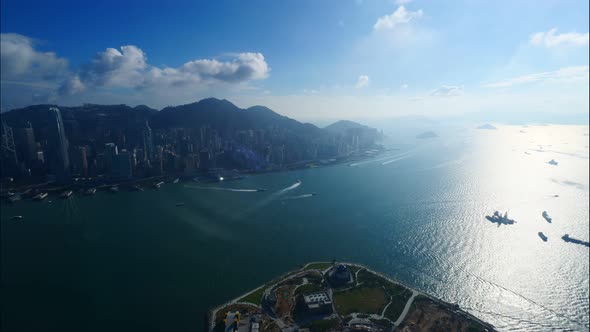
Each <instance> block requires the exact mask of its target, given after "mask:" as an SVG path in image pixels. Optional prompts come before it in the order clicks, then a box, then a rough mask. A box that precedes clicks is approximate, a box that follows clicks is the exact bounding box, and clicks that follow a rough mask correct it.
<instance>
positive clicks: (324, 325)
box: [307, 318, 340, 332]
mask: <svg viewBox="0 0 590 332" xmlns="http://www.w3.org/2000/svg"><path fill="white" fill-rule="evenodd" d="M339 323H340V321H339V320H338V318H332V319H321V320H314V321H312V322H311V323H309V325H308V326H307V327H309V329H310V330H311V331H313V332H323V331H328V330H330V329H332V328H334V327H336V326H337V325H338V324H339Z"/></svg>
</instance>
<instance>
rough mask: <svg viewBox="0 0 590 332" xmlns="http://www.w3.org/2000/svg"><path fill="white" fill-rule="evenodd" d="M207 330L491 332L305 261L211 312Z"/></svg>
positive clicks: (415, 295)
mask: <svg viewBox="0 0 590 332" xmlns="http://www.w3.org/2000/svg"><path fill="white" fill-rule="evenodd" d="M207 329H208V330H209V331H212V332H213V331H217V332H234V331H239V332H250V331H297V330H299V331H354V330H363V331H392V330H397V329H399V330H402V331H473V332H476V331H495V329H494V327H493V326H492V325H490V324H488V323H485V322H483V321H481V320H479V319H478V318H476V317H474V316H473V315H471V314H469V313H467V312H465V311H463V310H461V309H460V308H459V306H458V305H457V304H450V303H446V302H443V301H441V300H439V299H436V298H434V297H432V296H429V295H427V294H424V293H422V292H419V291H417V290H414V289H412V288H410V287H408V286H405V285H403V284H401V283H399V282H397V281H394V280H391V279H390V278H387V277H385V276H383V275H382V274H380V273H377V272H375V271H373V270H371V269H369V268H367V267H365V266H362V265H359V264H352V263H336V262H335V261H334V262H332V263H327V262H325V263H323V262H317V263H309V264H307V265H305V266H304V267H302V268H301V269H299V270H296V271H292V272H288V273H286V274H284V275H282V276H280V277H278V278H276V279H275V280H273V281H270V282H268V283H266V284H264V285H262V286H260V287H258V288H256V289H254V290H252V291H250V292H248V293H246V294H245V295H242V296H240V297H238V298H236V299H234V300H231V301H229V302H227V303H226V304H223V305H221V306H219V307H217V308H214V309H213V310H211V311H210V312H209V314H208V321H207Z"/></svg>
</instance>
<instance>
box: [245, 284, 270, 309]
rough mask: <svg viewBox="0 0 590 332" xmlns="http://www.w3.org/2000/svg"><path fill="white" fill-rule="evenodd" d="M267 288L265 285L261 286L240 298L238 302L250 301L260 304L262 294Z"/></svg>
mask: <svg viewBox="0 0 590 332" xmlns="http://www.w3.org/2000/svg"><path fill="white" fill-rule="evenodd" d="M265 289H266V288H265V287H260V288H258V289H257V290H255V291H254V292H252V293H250V294H248V295H246V296H244V297H242V298H241V299H239V300H238V302H248V303H252V304H255V305H260V304H261V303H262V294H263V293H264V290H265Z"/></svg>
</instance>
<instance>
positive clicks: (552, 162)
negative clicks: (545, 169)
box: [547, 159, 559, 166]
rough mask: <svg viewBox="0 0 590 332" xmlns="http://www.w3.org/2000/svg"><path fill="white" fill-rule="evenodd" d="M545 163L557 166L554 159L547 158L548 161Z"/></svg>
mask: <svg viewBox="0 0 590 332" xmlns="http://www.w3.org/2000/svg"><path fill="white" fill-rule="evenodd" d="M547 164H549V165H553V166H557V165H559V163H558V162H557V161H555V159H551V160H549V161H548V162H547Z"/></svg>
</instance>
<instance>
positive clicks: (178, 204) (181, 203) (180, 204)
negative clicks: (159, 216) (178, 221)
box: [176, 202, 184, 206]
mask: <svg viewBox="0 0 590 332" xmlns="http://www.w3.org/2000/svg"><path fill="white" fill-rule="evenodd" d="M183 205H184V203H183V202H179V203H176V206H183Z"/></svg>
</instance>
